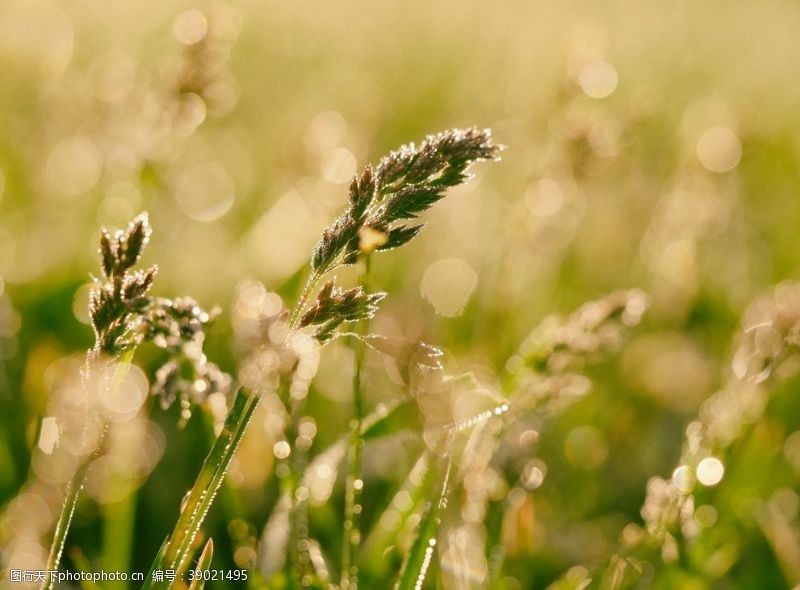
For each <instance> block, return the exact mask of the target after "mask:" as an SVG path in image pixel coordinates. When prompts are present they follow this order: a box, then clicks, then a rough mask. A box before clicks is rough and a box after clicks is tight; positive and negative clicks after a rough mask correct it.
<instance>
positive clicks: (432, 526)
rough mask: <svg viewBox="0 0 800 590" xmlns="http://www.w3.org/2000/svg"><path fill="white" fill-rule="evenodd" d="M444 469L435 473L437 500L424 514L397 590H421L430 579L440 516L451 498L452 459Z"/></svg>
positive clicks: (395, 589)
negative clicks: (426, 579)
mask: <svg viewBox="0 0 800 590" xmlns="http://www.w3.org/2000/svg"><path fill="white" fill-rule="evenodd" d="M442 461H444V462H445V464H446V465H445V467H444V469H441V472H440V469H432V470H431V473H432V474H434V477H436V479H437V481H438V482H439V483H438V485H437V487H436V493H435V495H434V497H433V498H432V499H431V500H429V501H428V505H427V507H426V508H425V512H424V513H423V515H422V519H421V520H420V523H419V527H418V529H417V535H416V537H415V538H414V542H413V543H412V545H411V549H410V550H409V552H408V556H407V557H406V560H405V562H404V563H403V567H402V568H401V570H400V575H399V576H398V579H397V582H396V583H395V585H394V590H421V589H422V585H423V584H424V583H425V578H426V576H427V575H428V568H429V567H430V565H431V560H432V559H433V552H434V551H435V548H436V542H437V539H436V536H437V534H438V532H439V525H440V524H441V516H440V515H441V512H442V510H443V509H444V508H445V507H446V506H447V500H448V497H449V495H450V490H451V488H450V472H451V470H452V463H451V461H450V460H449V459H443V460H442Z"/></svg>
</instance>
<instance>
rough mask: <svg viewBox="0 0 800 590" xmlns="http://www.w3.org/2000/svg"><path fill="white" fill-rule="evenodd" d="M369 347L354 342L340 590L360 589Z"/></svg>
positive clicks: (365, 278) (365, 280)
mask: <svg viewBox="0 0 800 590" xmlns="http://www.w3.org/2000/svg"><path fill="white" fill-rule="evenodd" d="M369 270H370V255H369V254H366V255H365V257H364V272H363V274H362V276H361V286H362V287H364V290H365V291H367V290H368V286H369ZM368 332H369V320H368V319H367V320H362V321H361V323H360V326H359V330H358V333H359V335H361V336H364V335H365V334H367V333H368ZM365 352H366V346H365V344H364V342H363V340H361V338H358V339H356V341H355V343H354V356H353V419H352V420H351V422H350V441H349V445H348V453H347V455H348V463H349V470H348V472H347V476H346V478H345V494H344V539H343V542H342V566H341V583H340V586H341V590H356V589H357V588H358V563H357V560H358V554H359V549H360V546H361V508H362V506H361V495H362V492H363V488H364V480H363V479H362V473H361V472H362V454H363V452H364V438H363V436H362V434H361V429H362V423H363V421H364V392H363V384H362V379H361V377H362V372H363V369H364V353H365Z"/></svg>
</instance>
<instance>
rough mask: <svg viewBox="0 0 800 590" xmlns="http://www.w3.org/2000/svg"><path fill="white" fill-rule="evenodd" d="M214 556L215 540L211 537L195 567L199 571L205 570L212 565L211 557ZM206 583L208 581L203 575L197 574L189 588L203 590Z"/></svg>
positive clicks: (190, 589)
mask: <svg viewBox="0 0 800 590" xmlns="http://www.w3.org/2000/svg"><path fill="white" fill-rule="evenodd" d="M213 556H214V540H213V539H211V538H209V539H208V541H206V545H205V547H203V552H202V553H201V554H200V559H198V560H197V567H196V568H195V570H196V571H198V572H204V571H206V570H208V569H209V568H210V567H211V558H212V557H213ZM205 585H206V581H205V579H204V578H203V577H202V576H196V577H195V579H194V580H192V583H191V584H189V590H202V589H203V586H205Z"/></svg>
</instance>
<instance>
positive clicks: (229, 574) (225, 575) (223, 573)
mask: <svg viewBox="0 0 800 590" xmlns="http://www.w3.org/2000/svg"><path fill="white" fill-rule="evenodd" d="M188 578H189V581H190V582H194V581H195V580H202V581H204V582H209V581H214V580H242V581H244V580H246V579H247V570H244V569H241V570H239V569H235V570H189V572H188Z"/></svg>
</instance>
